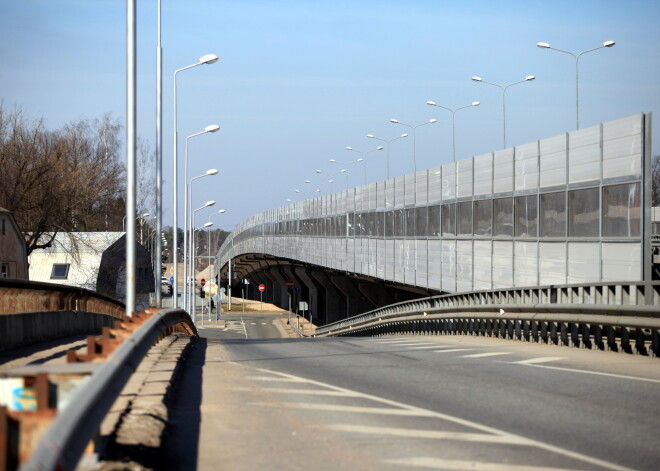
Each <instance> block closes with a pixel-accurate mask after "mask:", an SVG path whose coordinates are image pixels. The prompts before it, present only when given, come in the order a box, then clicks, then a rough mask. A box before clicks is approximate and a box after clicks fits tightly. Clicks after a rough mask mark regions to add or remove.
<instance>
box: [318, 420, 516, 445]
mask: <svg viewBox="0 0 660 471" xmlns="http://www.w3.org/2000/svg"><path fill="white" fill-rule="evenodd" d="M322 428H324V429H327V430H334V431H337V432H349V433H363V434H369V435H389V436H393V437H406V438H427V439H435V440H459V441H463V442H480V443H499V444H506V445H526V444H527V440H525V439H524V438H522V437H520V438H518V437H514V436H511V435H507V436H501V435H491V434H487V433H466V432H445V431H440V430H422V429H408V428H395V427H370V426H367V425H353V424H328V425H323V426H322Z"/></svg>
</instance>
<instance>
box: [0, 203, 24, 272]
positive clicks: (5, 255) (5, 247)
mask: <svg viewBox="0 0 660 471" xmlns="http://www.w3.org/2000/svg"><path fill="white" fill-rule="evenodd" d="M0 278H14V279H18V280H27V279H28V264H27V246H26V245H25V239H23V235H22V234H21V231H20V230H19V228H18V224H16V220H15V219H14V216H13V215H12V213H11V211H9V210H8V209H5V208H3V207H0Z"/></svg>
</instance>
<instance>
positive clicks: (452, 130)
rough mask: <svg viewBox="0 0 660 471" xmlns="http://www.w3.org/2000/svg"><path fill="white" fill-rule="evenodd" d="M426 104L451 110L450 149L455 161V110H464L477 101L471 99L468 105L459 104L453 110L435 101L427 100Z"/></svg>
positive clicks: (477, 104) (474, 104)
mask: <svg viewBox="0 0 660 471" xmlns="http://www.w3.org/2000/svg"><path fill="white" fill-rule="evenodd" d="M426 104H427V105H430V106H437V107H438V108H442V109H443V110H447V111H450V112H451V149H452V155H453V157H454V162H456V120H455V119H454V118H455V117H456V112H457V111H458V110H464V109H465V108H470V107H472V106H479V104H480V103H479V102H478V101H473V102H472V103H470V104H469V105H466V106H461V107H460V108H456V109H455V110H452V109H451V108H446V107H444V106H442V105H438V104H437V103H436V102H435V101H427V102H426Z"/></svg>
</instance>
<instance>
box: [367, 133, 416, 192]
mask: <svg viewBox="0 0 660 471" xmlns="http://www.w3.org/2000/svg"><path fill="white" fill-rule="evenodd" d="M367 137H368V138H369V139H376V140H377V141H382V142H384V143H386V144H387V179H388V180H389V179H390V142H392V141H396V140H398V139H403V138H404V137H408V134H407V133H403V134H401V135H400V136H399V137H394V138H392V139H390V140H389V141H388V140H386V139H381V138H380V137H376V136H374V135H373V134H367Z"/></svg>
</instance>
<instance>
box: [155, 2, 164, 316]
mask: <svg viewBox="0 0 660 471" xmlns="http://www.w3.org/2000/svg"><path fill="white" fill-rule="evenodd" d="M157 16H158V21H157V23H158V25H157V40H156V232H157V233H158V234H160V233H161V232H162V231H163V48H162V47H161V0H158V8H157ZM162 250H163V246H162V244H161V240H160V239H157V240H156V248H155V252H156V254H158V257H157V259H156V265H155V267H154V270H155V271H156V274H157V276H156V280H158V284H157V285H156V286H158V289H156V306H157V307H161V304H162V295H161V292H160V277H161V275H162V271H163V270H162V268H163V260H162V258H161V255H160V254H161V251H162Z"/></svg>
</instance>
